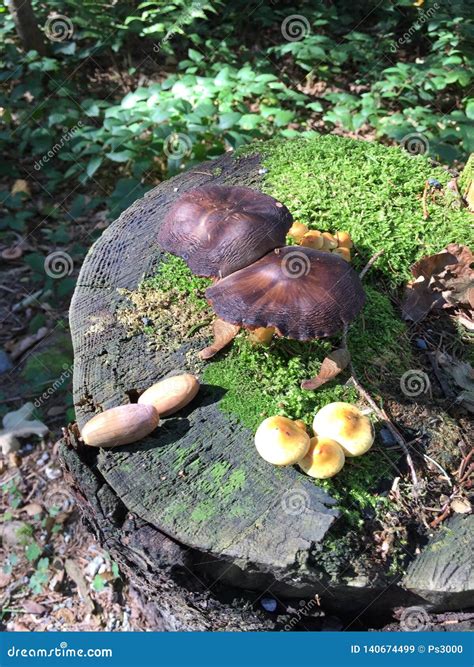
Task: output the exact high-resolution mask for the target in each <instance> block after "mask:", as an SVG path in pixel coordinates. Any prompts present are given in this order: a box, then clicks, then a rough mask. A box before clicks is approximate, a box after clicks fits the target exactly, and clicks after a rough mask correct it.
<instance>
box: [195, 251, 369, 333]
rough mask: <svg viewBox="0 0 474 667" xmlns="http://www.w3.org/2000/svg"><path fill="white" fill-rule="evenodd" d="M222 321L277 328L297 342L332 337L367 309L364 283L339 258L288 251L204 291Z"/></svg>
mask: <svg viewBox="0 0 474 667" xmlns="http://www.w3.org/2000/svg"><path fill="white" fill-rule="evenodd" d="M206 296H207V298H208V299H209V301H210V303H211V305H212V307H213V308H214V310H215V312H216V313H217V315H218V317H220V318H221V319H223V320H225V321H227V322H231V323H232V324H239V325H241V326H244V327H248V328H250V329H253V328H255V327H275V329H276V331H277V333H278V334H280V335H282V336H286V337H287V338H294V339H297V340H311V339H313V338H323V337H325V336H332V335H333V334H335V333H337V332H338V331H340V330H341V329H343V327H344V325H345V324H349V323H350V322H351V321H352V320H353V319H354V318H355V317H356V316H357V315H358V314H359V312H360V311H361V309H362V307H363V305H364V303H365V294H364V290H363V287H362V283H361V281H360V278H359V276H358V274H357V273H356V272H355V271H354V269H353V268H352V267H351V266H350V265H349V264H348V263H347V262H346V261H345V260H344V259H342V258H341V257H338V256H337V255H333V254H332V253H325V252H321V251H319V250H313V249H312V248H302V247H299V246H298V247H296V246H287V247H285V248H279V249H277V250H274V251H273V252H270V253H268V254H267V255H265V257H262V258H261V259H259V260H258V261H257V262H255V263H254V264H252V265H251V266H247V267H245V268H243V269H241V270H240V271H237V272H236V273H233V274H232V275H230V276H227V277H226V278H223V279H222V280H219V281H218V282H217V283H216V284H215V285H212V286H211V287H209V288H208V289H207V290H206Z"/></svg>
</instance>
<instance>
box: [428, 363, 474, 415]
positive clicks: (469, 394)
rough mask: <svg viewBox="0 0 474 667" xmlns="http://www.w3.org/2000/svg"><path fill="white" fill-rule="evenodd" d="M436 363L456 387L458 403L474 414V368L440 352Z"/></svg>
mask: <svg viewBox="0 0 474 667" xmlns="http://www.w3.org/2000/svg"><path fill="white" fill-rule="evenodd" d="M436 361H437V362H438V365H439V367H440V368H441V369H442V370H443V373H444V374H445V375H446V377H447V378H448V380H450V382H451V385H454V391H455V393H457V394H458V396H457V398H456V401H457V402H458V403H460V404H461V405H462V406H463V407H464V408H465V409H466V410H468V411H469V412H473V413H474V368H472V366H471V364H468V363H467V362H465V361H460V360H458V359H455V358H454V357H452V356H451V355H449V354H447V353H446V352H440V351H438V352H437V353H436ZM459 390H461V392H460V393H459Z"/></svg>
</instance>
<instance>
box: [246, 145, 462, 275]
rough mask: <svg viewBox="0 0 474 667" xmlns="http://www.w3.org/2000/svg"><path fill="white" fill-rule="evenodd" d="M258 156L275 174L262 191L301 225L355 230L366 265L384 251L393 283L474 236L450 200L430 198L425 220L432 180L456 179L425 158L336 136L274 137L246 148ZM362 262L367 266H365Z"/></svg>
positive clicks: (381, 264)
mask: <svg viewBox="0 0 474 667" xmlns="http://www.w3.org/2000/svg"><path fill="white" fill-rule="evenodd" d="M255 153H259V154H260V155H261V157H262V162H263V164H264V166H265V167H266V168H267V169H268V172H267V173H266V175H265V177H264V180H263V183H262V189H263V191H265V192H267V193H268V194H271V195H272V196H274V197H276V198H278V199H280V200H281V201H282V202H284V203H285V204H286V205H287V206H288V208H289V209H290V211H291V212H292V214H293V216H294V218H295V219H296V220H300V221H301V222H304V223H305V224H308V225H309V226H310V227H312V228H315V229H320V230H328V231H336V230H345V231H348V232H350V233H351V235H352V237H353V239H354V241H355V244H356V246H357V249H358V250H359V252H360V253H361V255H362V259H361V263H363V261H366V260H367V259H368V258H369V257H370V256H371V255H372V254H374V253H375V252H377V251H378V250H382V249H383V250H384V251H385V253H384V255H383V256H382V257H381V258H380V259H379V261H378V262H377V267H379V268H380V269H381V270H382V271H383V272H384V273H385V274H386V276H387V277H388V279H389V280H390V282H391V283H392V284H400V283H401V282H402V281H404V280H406V279H407V278H408V277H409V267H410V265H411V264H412V263H413V262H414V261H415V260H416V259H419V258H420V257H422V256H423V255H426V254H430V253H433V252H437V251H439V250H441V249H442V248H444V247H445V246H446V245H447V244H448V243H451V242H462V243H466V244H467V245H469V240H471V241H472V239H473V232H472V221H471V219H470V215H469V213H468V212H467V211H466V210H465V209H464V210H456V208H454V207H452V206H451V202H450V199H449V198H448V197H446V198H443V197H440V198H439V199H437V200H436V202H434V201H433V202H432V201H429V202H428V208H429V212H430V216H429V219H428V220H424V219H423V214H422V203H421V196H422V193H423V189H424V185H425V182H426V179H427V178H429V177H434V178H437V179H438V180H439V181H440V182H441V183H442V184H443V186H446V184H447V182H448V181H449V179H450V178H451V176H450V174H449V173H448V172H446V171H444V170H443V169H441V168H434V167H432V166H431V165H430V163H429V160H428V159H427V158H425V157H422V156H411V155H409V154H408V153H406V152H404V151H403V150H402V149H400V148H387V147H386V146H382V145H380V144H376V143H369V142H365V141H354V140H351V139H346V138H342V137H336V136H319V135H312V136H311V137H307V138H298V139H294V140H288V141H281V140H272V141H269V142H264V143H261V144H259V145H258V146H257V148H256V146H255V144H253V145H250V146H247V147H245V148H244V149H243V150H241V151H240V154H241V155H242V154H247V155H248V154H255ZM362 260H363V261H362Z"/></svg>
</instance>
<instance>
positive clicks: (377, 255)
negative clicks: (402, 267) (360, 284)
mask: <svg viewBox="0 0 474 667" xmlns="http://www.w3.org/2000/svg"><path fill="white" fill-rule="evenodd" d="M384 252H385V250H379V251H378V252H376V253H375V255H372V257H371V258H370V259H369V261H368V262H367V264H366V265H365V266H364V268H363V269H362V271H361V272H360V273H359V278H360V279H361V280H362V278H363V277H364V276H365V274H366V273H367V271H368V270H369V269H370V268H371V267H372V266H373V265H374V264H375V262H376V261H377V260H378V258H379V257H380V255H383V254H384Z"/></svg>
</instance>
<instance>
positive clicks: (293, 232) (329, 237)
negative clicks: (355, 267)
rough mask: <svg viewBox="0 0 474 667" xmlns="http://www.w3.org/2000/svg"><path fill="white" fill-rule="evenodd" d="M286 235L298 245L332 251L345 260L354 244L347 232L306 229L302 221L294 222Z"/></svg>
mask: <svg viewBox="0 0 474 667" xmlns="http://www.w3.org/2000/svg"><path fill="white" fill-rule="evenodd" d="M288 236H290V237H291V238H292V239H293V240H294V241H296V243H299V245H302V246H305V247H307V248H314V250H321V251H322V252H333V253H334V254H335V255H339V256H340V257H342V258H343V259H345V260H346V262H350V261H351V248H352V247H353V245H354V244H353V243H352V239H351V236H350V234H349V233H348V232H336V233H335V234H330V233H329V232H319V231H317V230H315V229H308V227H307V226H306V225H304V224H303V223H302V222H294V223H293V225H292V227H291V228H290V230H289V232H288Z"/></svg>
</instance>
